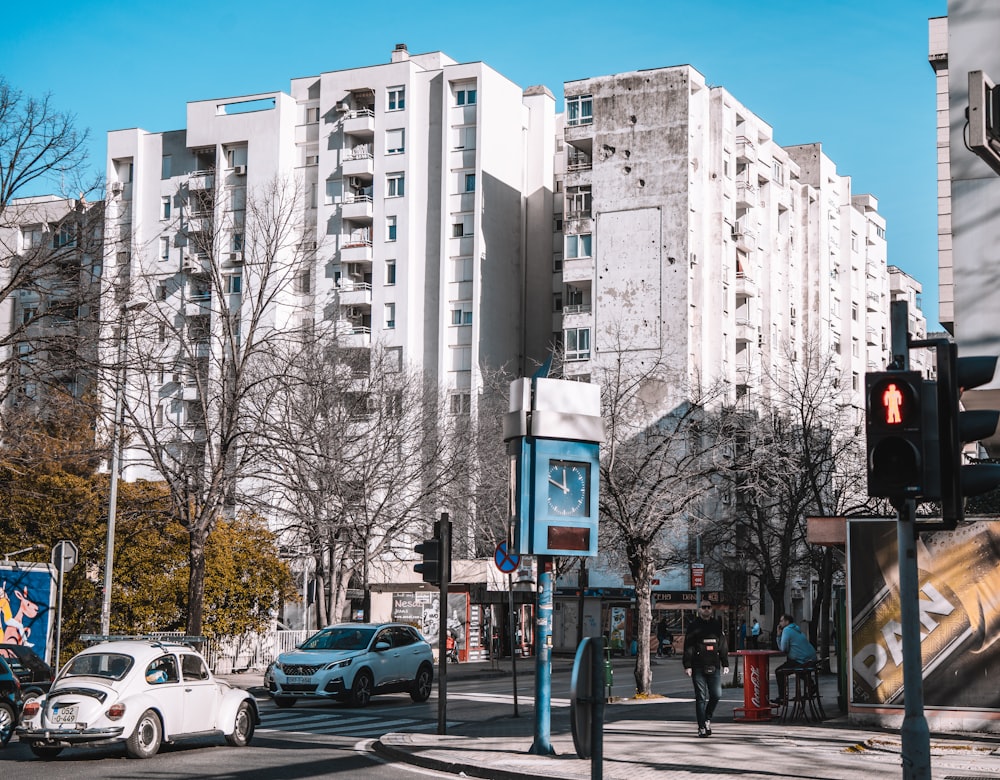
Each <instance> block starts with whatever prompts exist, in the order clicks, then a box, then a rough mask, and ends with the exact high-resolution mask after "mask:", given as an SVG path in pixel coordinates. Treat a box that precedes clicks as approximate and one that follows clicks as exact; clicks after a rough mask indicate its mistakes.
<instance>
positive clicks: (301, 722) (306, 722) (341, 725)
mask: <svg viewBox="0 0 1000 780" xmlns="http://www.w3.org/2000/svg"><path fill="white" fill-rule="evenodd" d="M260 720H261V724H260V725H259V726H258V727H257V733H258V734H260V735H264V734H268V733H272V734H275V733H281V734H288V735H312V736H316V735H319V736H343V737H352V738H366V737H380V736H382V735H383V734H386V733H388V732H390V731H433V730H434V729H436V728H437V719H436V718H435V717H433V716H429V717H399V716H398V715H397V713H394V712H392V711H387V712H379V711H375V710H365V711H363V712H362V711H358V710H345V711H343V712H339V711H338V710H336V709H329V708H324V709H306V708H294V707H293V708H289V709H280V708H278V707H275V706H273V705H271V706H268V705H267V704H261V706H260ZM448 725H449V726H453V725H457V721H456V722H451V721H449V723H448Z"/></svg>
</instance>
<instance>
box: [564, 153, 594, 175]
mask: <svg viewBox="0 0 1000 780" xmlns="http://www.w3.org/2000/svg"><path fill="white" fill-rule="evenodd" d="M593 167H594V163H593V161H592V160H591V158H590V155H589V154H584V153H583V152H581V151H580V150H579V149H575V148H573V147H570V149H569V150H568V151H567V153H566V172H567V173H573V172H575V171H589V170H590V169H591V168H593Z"/></svg>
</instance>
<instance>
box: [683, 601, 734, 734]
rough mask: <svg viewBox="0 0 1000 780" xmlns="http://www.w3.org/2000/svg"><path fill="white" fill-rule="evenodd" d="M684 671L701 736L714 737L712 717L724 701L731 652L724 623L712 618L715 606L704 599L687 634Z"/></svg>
mask: <svg viewBox="0 0 1000 780" xmlns="http://www.w3.org/2000/svg"><path fill="white" fill-rule="evenodd" d="M684 670H685V671H686V672H687V675H688V677H690V678H691V681H692V682H693V683H694V698H695V705H694V709H695V714H696V716H697V718H698V736H699V737H710V736H712V715H713V714H715V707H716V705H717V704H718V703H719V699H720V698H722V675H724V674H729V653H728V650H727V648H726V636H725V634H724V633H723V632H722V622H721V621H720V620H718V619H717V618H715V617H713V616H712V604H711V603H710V602H709V601H708V600H707V599H702V600H701V607H700V608H699V611H698V616H697V617H696V618H694V620H692V621H691V622H690V623H689V624H688V628H687V632H686V633H685V634H684Z"/></svg>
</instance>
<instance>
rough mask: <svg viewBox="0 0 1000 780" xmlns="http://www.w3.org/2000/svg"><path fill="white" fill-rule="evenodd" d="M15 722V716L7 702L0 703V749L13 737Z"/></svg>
mask: <svg viewBox="0 0 1000 780" xmlns="http://www.w3.org/2000/svg"><path fill="white" fill-rule="evenodd" d="M16 721H17V715H15V713H14V708H13V707H12V706H11V705H10V704H8V703H7V702H5V701H0V747H2V746H4V745H6V744H7V743H8V742H10V738H11V737H12V736H13V735H14V724H15V722H16Z"/></svg>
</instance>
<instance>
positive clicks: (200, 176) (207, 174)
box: [188, 170, 215, 192]
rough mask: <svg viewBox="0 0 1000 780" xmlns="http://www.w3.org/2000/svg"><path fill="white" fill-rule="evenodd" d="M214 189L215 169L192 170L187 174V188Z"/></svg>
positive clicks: (191, 189)
mask: <svg viewBox="0 0 1000 780" xmlns="http://www.w3.org/2000/svg"><path fill="white" fill-rule="evenodd" d="M213 189H215V171H214V170H208V171H192V172H191V173H190V174H189V175H188V190H190V191H195V192H197V191H201V190H213Z"/></svg>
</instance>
